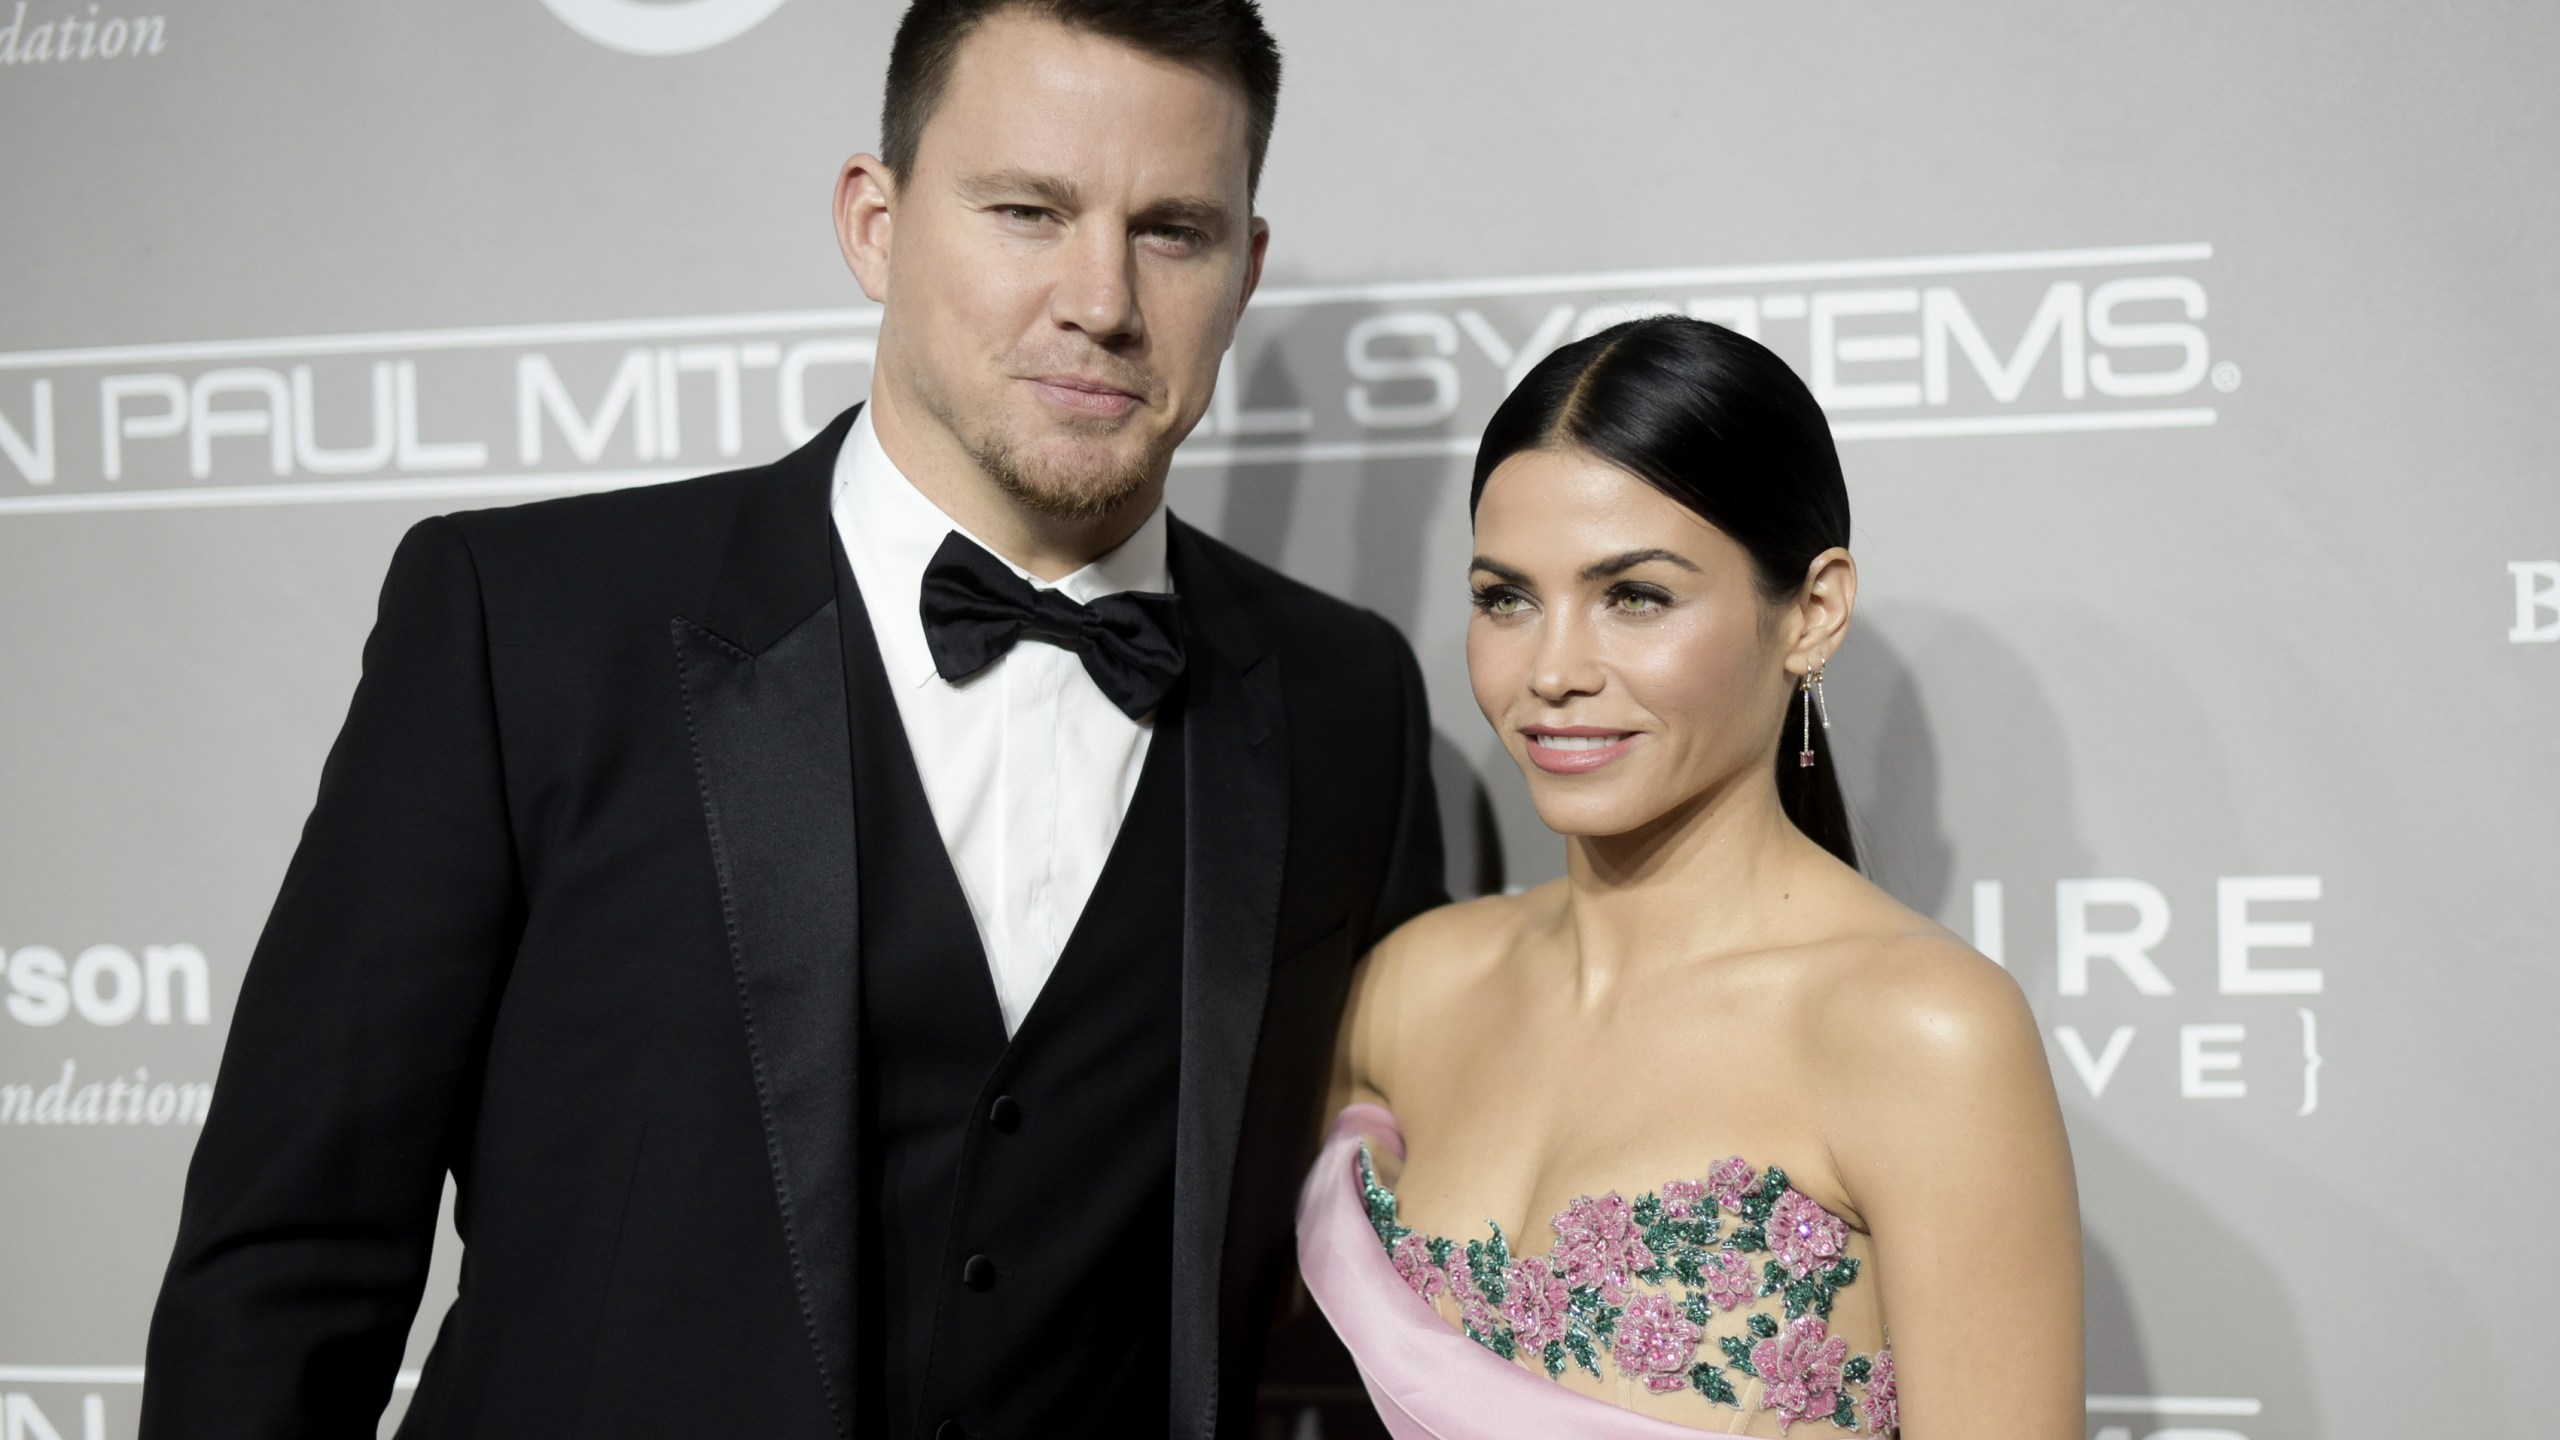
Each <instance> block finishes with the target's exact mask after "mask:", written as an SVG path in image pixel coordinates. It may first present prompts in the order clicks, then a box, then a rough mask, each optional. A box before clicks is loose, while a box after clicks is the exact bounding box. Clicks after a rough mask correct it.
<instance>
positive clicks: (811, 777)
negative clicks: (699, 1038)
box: [670, 411, 861, 1436]
mask: <svg viewBox="0 0 2560 1440" xmlns="http://www.w3.org/2000/svg"><path fill="white" fill-rule="evenodd" d="M852 416H853V412H852V411H847V412H846V413H845V414H844V415H842V416H839V417H838V418H837V420H836V422H835V423H834V424H832V425H830V426H828V427H827V429H826V430H825V431H823V432H822V433H820V434H819V436H818V437H817V438H816V439H814V440H812V441H811V442H810V443H809V444H807V445H806V446H803V447H802V448H801V449H800V450H798V451H796V452H794V453H793V454H792V455H790V456H788V457H786V458H785V459H783V460H781V461H780V462H778V463H777V464H775V465H774V466H772V467H771V468H770V469H769V470H767V471H765V472H764V473H762V474H760V475H755V476H752V477H748V478H746V479H744V480H742V481H741V482H740V485H741V494H740V498H739V503H738V510H737V516H736V519H735V521H734V523H733V525H732V527H731V531H730V535H729V544H728V549H727V552H726V555H725V558H724V560H723V563H722V568H721V571H720V575H719V578H718V580H717V581H716V582H715V583H714V585H713V587H712V590H711V593H710V594H709V596H707V597H706V599H705V602H704V604H703V606H702V610H701V614H702V619H701V620H700V621H699V622H698V623H697V622H696V621H694V620H690V619H686V618H683V617H681V616H679V617H677V618H675V619H674V620H673V621H672V622H670V624H671V629H672V631H673V636H674V641H675V653H676V664H677V668H678V673H679V676H680V678H681V681H682V684H683V689H684V699H685V720H686V727H687V731H688V733H689V735H690V738H691V740H692V744H693V758H694V770H695V775H696V778H697V780H698V783H699V786H700V789H701V799H702V816H703V823H704V825H705V827H706V828H707V830H708V833H709V838H710V844H711V859H712V864H713V866H714V868H715V871H716V873H717V875H718V879H719V884H720V899H721V905H722V907H723V910H724V914H725V919H726V922H727V929H728V936H729V958H730V963H731V965H732V966H733V967H734V969H735V971H736V976H737V984H738V999H739V1004H740V1007H741V1009H742V1010H743V1012H744V1020H745V1024H746V1033H747V1046H748V1052H749V1055H750V1057H751V1059H752V1060H753V1062H754V1067H755V1083H756V1099H757V1102H758V1104H759V1106H760V1107H761V1108H762V1111H763V1116H764V1127H765V1153H766V1156H767V1157H768V1159H769V1161H770V1163H771V1165H772V1170H773V1186H774V1194H775V1198H776V1200H777V1202H778V1203H779V1204H780V1206H781V1210H782V1224H783V1237H784V1242H785V1244H786V1245H788V1246H789V1248H790V1252H791V1270H792V1277H793V1282H794V1284H795V1285H796V1286H797V1288H798V1290H799V1295H800V1303H801V1311H802V1315H803V1317H804V1319H805V1321H806V1323H807V1327H808V1333H809V1343H810V1346H811V1349H812V1351H813V1352H814V1355H815V1358H816V1362H817V1366H818V1372H819V1379H820V1382H821V1383H822V1384H823V1385H824V1387H825V1389H826V1393H827V1400H828V1405H829V1408H830V1409H831V1410H832V1411H833V1413H834V1415H835V1417H836V1428H837V1431H838V1433H839V1434H840V1435H847V1436H849V1435H850V1434H851V1424H850V1419H849V1417H850V1414H851V1408H852V1388H851V1386H852V1374H853V1354H854V1314H855V1296H854V1283H855V1243H856V1240H855V1237H856V1233H857V1229H856V1227H857V1224H858V1220H859V1216H858V1210H857V1203H856V1202H857V1197H858V1196H859V1195H860V1193H861V1176H860V1175H859V1173H858V1168H859V1167H858V1161H859V1157H858V1153H857V1148H856V1144H855V1125H856V1108H855V1107H856V1103H857V1101H856V1095H855V1089H854V1087H855V1079H856V1076H857V1075H858V1074H859V1069H858V1065H857V1058H858V1057H857V1056H856V1053H855V1051H856V1042H857V1039H858V1037H859V1034H860V1020H859V1015H858V1014H857V998H858V995H859V990H858V988H857V985H856V980H855V976H856V972H855V965H856V960H857V956H856V943H857V937H858V935H859V930H858V928H857V925H856V915H855V910H854V899H855V874H854V837H853V764H852V754H851V742H850V737H849V735H848V733H847V730H846V715H847V710H846V704H845V680H844V654H843V648H842V645H841V643H840V641H839V639H838V626H837V609H836V600H835V588H834V555H833V550H834V546H835V544H836V540H835V530H834V526H833V525H832V524H831V523H830V521H829V498H830V493H831V488H832V479H833V474H834V468H835V456H836V451H837V449H838V447H839V446H840V444H841V443H842V441H843V439H844V434H845V431H846V430H847V428H848V427H849V426H850V424H851V422H852Z"/></svg>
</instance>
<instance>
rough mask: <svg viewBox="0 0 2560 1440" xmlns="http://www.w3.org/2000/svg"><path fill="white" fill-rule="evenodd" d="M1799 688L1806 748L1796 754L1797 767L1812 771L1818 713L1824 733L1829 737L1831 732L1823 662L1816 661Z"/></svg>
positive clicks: (1807, 670)
mask: <svg viewBox="0 0 2560 1440" xmlns="http://www.w3.org/2000/svg"><path fill="white" fill-rule="evenodd" d="M1797 688H1798V690H1799V691H1801V692H1802V699H1803V702H1804V748H1803V749H1801V750H1798V751H1797V752H1796V765H1797V767H1798V768H1799V769H1806V770H1810V769H1812V768H1813V717H1814V714H1815V712H1816V711H1819V712H1821V715H1822V729H1823V733H1824V734H1826V735H1827V734H1829V733H1830V731H1831V702H1830V700H1829V699H1828V698H1826V697H1825V696H1824V695H1823V693H1822V661H1820V660H1819V659H1817V660H1815V661H1814V662H1813V664H1812V665H1811V666H1810V667H1808V668H1807V669H1806V670H1805V672H1804V680H1803V683H1802V684H1800V685H1799V686H1798V687H1797Z"/></svg>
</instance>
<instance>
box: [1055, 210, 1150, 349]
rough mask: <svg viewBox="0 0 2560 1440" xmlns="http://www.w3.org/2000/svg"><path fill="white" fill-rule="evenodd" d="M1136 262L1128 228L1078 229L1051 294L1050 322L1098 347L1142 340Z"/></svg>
mask: <svg viewBox="0 0 2560 1440" xmlns="http://www.w3.org/2000/svg"><path fill="white" fill-rule="evenodd" d="M1137 258H1138V257H1137V247H1136V246H1135V245H1133V244H1132V243H1131V242H1130V237H1129V233H1128V230H1127V229H1126V228H1125V227H1121V226H1114V225H1086V226H1080V227H1078V230H1077V233H1076V235H1075V237H1074V239H1073V240H1072V242H1071V243H1069V245H1068V246H1067V247H1066V251H1065V254H1064V256H1063V257H1062V263H1063V265H1064V269H1063V270H1062V271H1061V273H1060V274H1059V276H1058V283H1057V288H1056V289H1055V290H1054V291H1052V292H1051V294H1050V307H1049V308H1050V318H1051V319H1053V320H1055V321H1056V322H1057V323H1058V324H1059V325H1061V326H1065V327H1067V328H1069V329H1074V330H1081V331H1083V332H1084V333H1085V334H1086V335H1088V336H1090V337H1091V338H1092V339H1093V340H1094V341H1095V342H1097V343H1100V344H1125V343H1127V342H1129V341H1131V340H1134V339H1136V338H1138V336H1139V335H1140V334H1141V333H1142V332H1143V328H1144V327H1143V324H1142V322H1141V319H1140V316H1139V314H1138V284H1137V279H1138V277H1137Z"/></svg>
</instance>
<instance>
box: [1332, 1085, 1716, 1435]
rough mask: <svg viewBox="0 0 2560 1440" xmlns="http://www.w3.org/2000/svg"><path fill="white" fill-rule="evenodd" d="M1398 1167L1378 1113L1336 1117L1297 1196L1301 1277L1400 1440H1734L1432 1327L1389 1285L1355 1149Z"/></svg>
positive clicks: (1415, 1301)
mask: <svg viewBox="0 0 2560 1440" xmlns="http://www.w3.org/2000/svg"><path fill="white" fill-rule="evenodd" d="M1364 1138H1366V1139H1370V1140H1373V1141H1374V1142H1375V1143H1376V1144H1377V1146H1378V1148H1379V1149H1381V1150H1384V1151H1387V1152H1389V1153H1392V1154H1394V1155H1395V1156H1396V1157H1397V1158H1399V1159H1401V1158H1403V1156H1404V1134H1403V1132H1402V1131H1400V1130H1398V1129H1397V1128H1396V1117H1395V1116H1394V1115H1392V1114H1390V1113H1388V1112H1387V1111H1385V1110H1383V1109H1380V1108H1379V1107H1377V1106H1375V1105H1353V1106H1350V1107H1348V1108H1346V1109H1344V1111H1343V1112H1342V1114H1341V1115H1339V1116H1337V1117H1336V1118H1335V1119H1334V1122H1333V1129H1332V1131H1331V1132H1330V1133H1329V1134H1327V1135H1326V1136H1325V1143H1324V1153H1323V1154H1322V1155H1321V1156H1319V1157H1318V1158H1317V1160H1316V1165H1315V1169H1314V1170H1312V1171H1310V1172H1309V1173H1308V1175H1307V1183H1306V1187H1305V1188H1304V1189H1303V1190H1301V1191H1299V1193H1298V1266H1299V1269H1300V1271H1301V1272H1302V1273H1303V1274H1304V1275H1305V1276H1306V1280H1307V1290H1308V1292H1309V1293H1310V1294H1312V1295H1314V1296H1315V1299H1316V1304H1317V1306H1318V1307H1320V1308H1321V1309H1322V1310H1323V1311H1324V1315H1325V1318H1326V1319H1327V1320H1330V1321H1332V1322H1333V1329H1334V1333H1335V1334H1337V1335H1340V1336H1341V1337H1342V1343H1343V1345H1344V1346H1345V1347H1346V1348H1347V1349H1349V1350H1350V1352H1351V1358H1352V1359H1353V1360H1354V1361H1355V1362H1357V1363H1358V1365H1359V1367H1360V1380H1361V1383H1362V1384H1364V1385H1366V1386H1368V1388H1369V1399H1370V1400H1371V1402H1372V1403H1374V1404H1376V1406H1377V1407H1378V1416H1379V1418H1380V1419H1382V1420H1384V1421H1385V1422H1386V1426H1387V1433H1388V1434H1390V1435H1393V1436H1395V1437H1396V1440H1557V1437H1560V1436H1574V1437H1577V1440H1735V1437H1732V1436H1729V1435H1727V1434H1725V1433H1724V1432H1721V1431H1712V1430H1692V1429H1690V1428H1689V1427H1687V1426H1685V1425H1674V1424H1671V1423H1670V1422H1669V1421H1665V1420H1655V1419H1652V1418H1650V1417H1648V1416H1643V1415H1638V1414H1635V1413H1634V1412H1632V1411H1628V1410H1621V1409H1619V1408H1618V1407H1617V1406H1615V1405H1611V1404H1609V1403H1607V1402H1605V1401H1601V1400H1594V1399H1592V1398H1591V1397H1590V1396H1588V1395H1577V1394H1575V1393H1574V1392H1573V1391H1571V1390H1567V1389H1565V1388H1564V1387H1563V1386H1561V1385H1558V1384H1557V1383H1555V1382H1554V1381H1553V1380H1550V1379H1548V1378H1547V1377H1546V1376H1544V1375H1541V1374H1539V1373H1537V1372H1536V1371H1533V1370H1530V1369H1529V1368H1527V1367H1526V1366H1521V1365H1514V1364H1512V1363H1510V1362H1509V1361H1506V1360H1504V1359H1502V1358H1501V1357H1500V1356H1498V1355H1495V1354H1494V1353H1493V1352H1491V1351H1489V1350H1487V1349H1485V1348H1484V1347H1483V1346H1481V1345H1478V1344H1477V1343H1475V1342H1474V1341H1472V1340H1470V1339H1468V1338H1467V1337H1466V1336H1465V1335H1464V1334H1463V1333H1461V1332H1460V1331H1459V1330H1457V1329H1456V1328H1455V1327H1453V1326H1451V1325H1450V1324H1449V1322H1447V1321H1446V1320H1443V1319H1441V1318H1440V1316H1439V1313H1438V1312H1437V1311H1435V1310H1433V1309H1432V1308H1431V1306H1430V1305H1429V1304H1428V1303H1427V1302H1425V1301H1424V1300H1423V1299H1422V1297H1421V1296H1419V1295H1416V1294H1414V1293H1413V1291H1412V1290H1411V1289H1409V1288H1407V1287H1406V1285H1405V1283H1404V1279H1403V1277H1402V1276H1399V1275H1398V1274H1396V1267H1395V1262H1394V1261H1392V1260H1390V1259H1388V1258H1387V1251H1386V1247H1385V1246H1383V1245H1381V1244H1379V1243H1378V1232H1377V1231H1375V1230H1372V1229H1371V1228H1369V1211H1368V1206H1367V1205H1366V1204H1365V1203H1363V1202H1362V1199H1361V1196H1360V1169H1359V1164H1358V1156H1359V1153H1360V1142H1361V1140H1362V1139H1364Z"/></svg>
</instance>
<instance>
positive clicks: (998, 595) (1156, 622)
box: [922, 530, 1182, 720]
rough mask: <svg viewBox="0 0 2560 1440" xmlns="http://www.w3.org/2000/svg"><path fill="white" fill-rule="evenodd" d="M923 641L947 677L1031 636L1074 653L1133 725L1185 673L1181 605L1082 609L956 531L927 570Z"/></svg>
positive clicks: (1129, 594)
mask: <svg viewBox="0 0 2560 1440" xmlns="http://www.w3.org/2000/svg"><path fill="white" fill-rule="evenodd" d="M922 609H923V611H924V643H925V648H926V649H928V650H931V651H932V652H933V668H934V671H935V673H937V674H939V675H940V676H941V677H942V678H943V679H945V680H959V679H962V678H965V677H967V676H970V675H975V674H977V673H978V672H979V671H981V670H983V669H985V668H987V666H989V665H991V664H993V663H995V661H996V659H997V657H999V656H1001V655H1003V654H1004V652H1006V651H1007V650H1010V649H1012V648H1013V642H1014V641H1016V640H1019V639H1020V638H1022V636H1023V635H1024V634H1025V633H1029V634H1032V635H1037V636H1040V637H1041V638H1043V639H1046V640H1052V641H1055V642H1057V643H1058V644H1060V645H1063V646H1065V647H1066V648H1067V649H1070V650H1073V651H1074V652H1076V654H1077V656H1078V657H1080V658H1081V659H1082V660H1083V661H1084V669H1085V673H1086V674H1088V675H1090V676H1092V677H1093V683H1094V684H1095V685H1096V686H1098V687H1100V689H1101V691H1102V693H1103V694H1104V695H1106V696H1108V697H1109V698H1110V700H1111V703H1112V704H1114V705H1117V706H1119V707H1120V710H1121V713H1122V714H1125V715H1127V716H1128V717H1129V718H1130V719H1132V720H1139V719H1144V718H1145V717H1146V715H1147V712H1149V711H1151V710H1153V709H1155V708H1156V706H1157V705H1158V704H1160V703H1162V702H1163V700H1164V697H1165V692H1166V691H1168V690H1170V689H1172V688H1173V682H1174V681H1175V680H1176V679H1177V678H1179V677H1180V676H1181V674H1182V626H1181V622H1180V615H1181V611H1180V608H1179V602H1177V601H1176V600H1175V599H1174V597H1173V596H1171V595H1143V594H1139V593H1136V592H1134V591H1124V592H1122V593H1120V594H1117V595H1104V596H1102V597H1100V598H1098V599H1096V600H1095V601H1094V602H1093V603H1092V604H1090V605H1079V604H1077V603H1076V602H1075V601H1073V600H1070V599H1068V598H1067V597H1066V596H1064V595H1061V594H1059V593H1058V592H1057V591H1055V590H1043V589H1039V588H1037V587H1035V586H1033V585H1032V583H1031V582H1030V581H1028V580H1025V579H1023V578H1022V577H1021V576H1019V575H1016V574H1014V573H1013V571H1012V570H1011V569H1010V568H1008V567H1007V566H1006V565H1005V563H1004V562H1003V561H1001V560H998V559H997V558H996V557H994V556H993V555H990V554H988V553H987V552H986V550H985V549H984V548H983V547H982V546H980V545H978V544H977V543H975V542H974V541H972V540H970V539H969V538H968V537H967V536H965V535H962V534H961V533H960V532H959V531H957V530H954V531H952V532H951V534H950V535H949V536H947V537H945V538H944V540H943V542H942V548H941V549H939V550H936V551H934V552H933V563H932V564H930V565H927V566H925V567H924V599H923V605H922Z"/></svg>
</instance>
